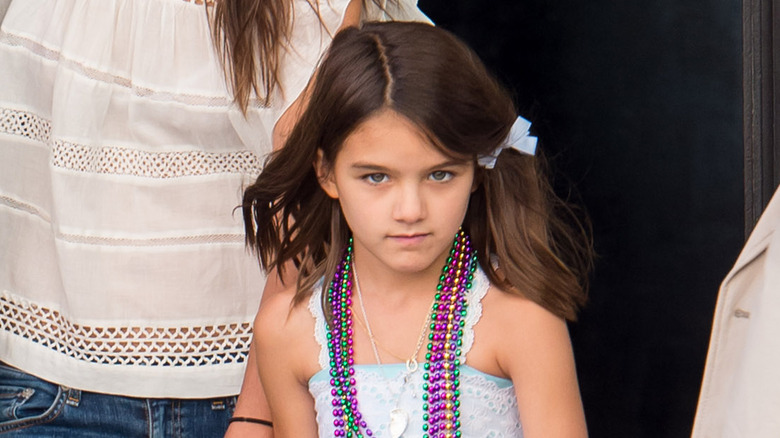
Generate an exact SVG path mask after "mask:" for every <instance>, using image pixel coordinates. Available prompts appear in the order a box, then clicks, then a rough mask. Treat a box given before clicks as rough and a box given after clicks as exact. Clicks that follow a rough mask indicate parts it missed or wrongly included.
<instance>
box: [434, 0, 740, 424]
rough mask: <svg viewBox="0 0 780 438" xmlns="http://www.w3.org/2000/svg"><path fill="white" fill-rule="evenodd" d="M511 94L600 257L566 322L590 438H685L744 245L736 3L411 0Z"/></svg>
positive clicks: (688, 0)
mask: <svg viewBox="0 0 780 438" xmlns="http://www.w3.org/2000/svg"><path fill="white" fill-rule="evenodd" d="M420 7H421V9H422V10H423V11H425V12H426V13H427V14H428V15H429V16H430V17H431V18H432V19H433V20H434V21H435V22H436V23H437V25H439V26H441V27H444V28H446V29H449V30H451V31H453V32H454V33H456V34H458V35H459V36H461V37H462V38H463V39H465V40H466V41H467V42H468V43H469V44H470V45H471V46H472V47H473V48H474V49H475V50H476V51H477V52H478V53H479V54H480V56H481V57H482V58H483V60H484V61H485V62H486V63H487V64H488V66H489V67H490V68H491V69H492V70H493V72H494V73H496V74H497V75H498V76H499V77H500V78H501V79H502V81H503V82H504V83H505V84H506V85H507V86H508V87H509V88H510V89H511V90H512V91H513V92H514V93H515V94H516V101H517V103H518V106H519V108H520V109H521V114H523V115H526V116H529V117H528V118H530V119H531V120H532V122H533V123H534V128H535V130H536V134H537V135H538V136H539V137H540V141H541V142H542V143H541V147H542V148H543V149H544V150H545V152H547V154H548V156H551V157H552V161H553V167H554V170H555V173H554V175H555V177H556V186H558V187H560V190H561V192H566V190H567V187H568V186H572V185H573V186H574V187H575V188H576V190H577V191H578V193H579V196H580V197H581V200H580V202H581V203H582V204H584V205H585V207H586V208H587V210H588V212H589V214H590V216H591V220H592V222H593V226H594V231H595V239H596V249H597V251H598V253H599V260H598V262H597V266H596V271H595V274H594V278H593V283H592V287H591V291H590V303H589V305H588V306H587V307H586V308H585V309H584V310H583V312H582V313H581V316H580V321H579V322H577V323H575V324H573V325H571V331H572V339H573V343H574V348H575V354H576V355H577V366H578V371H579V376H580V385H581V390H582V395H583V399H584V403H585V410H586V415H587V417H588V423H589V429H590V435H591V437H593V438H601V437H685V436H688V435H689V434H690V430H691V426H692V421H693V415H694V412H695V408H696V401H697V398H698V391H699V384H700V380H701V374H702V370H703V367H704V361H705V357H706V352H707V345H708V341H709V330H710V326H711V320H712V312H713V309H714V305H715V299H716V296H717V289H718V285H719V283H720V281H721V280H722V278H723V277H724V276H725V275H726V273H727V272H728V269H729V268H730V266H731V264H732V263H733V262H734V260H735V259H736V256H737V254H738V252H739V250H740V248H741V245H742V243H743V233H744V230H743V226H744V225H743V214H742V208H743V197H742V189H743V182H742V178H743V176H742V131H741V130H742V124H741V120H742V89H741V72H742V70H741V69H742V65H741V47H742V46H741V44H742V41H741V2H738V1H736V0H728V1H727V0H695V1H694V0H657V1H654V2H631V1H606V0H588V1H564V0H512V1H508V0H505V1H498V0H481V1H476V0H471V1H467V0H454V1H453V0H420Z"/></svg>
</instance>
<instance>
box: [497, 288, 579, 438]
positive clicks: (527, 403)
mask: <svg viewBox="0 0 780 438" xmlns="http://www.w3.org/2000/svg"><path fill="white" fill-rule="evenodd" d="M496 292H497V291H496ZM501 295H503V297H501V301H506V302H504V303H502V305H500V306H498V307H497V308H496V310H495V312H491V315H484V316H492V315H495V316H497V319H499V321H497V322H498V324H493V323H491V324H490V325H491V327H493V328H494V331H495V330H500V332H495V333H494V334H493V339H496V340H503V342H499V343H497V344H495V347H494V348H495V351H496V358H497V361H498V365H499V367H500V368H501V369H502V370H503V371H504V372H505V373H506V374H507V375H508V376H509V377H510V378H511V379H512V382H513V384H514V387H515V394H516V396H517V404H518V410H519V411H520V412H519V413H520V421H521V423H522V425H523V434H524V437H525V438H557V437H560V438H585V437H587V436H588V432H587V427H586V424H585V414H584V411H583V408H582V400H581V398H580V391H579V385H578V383H577V373H576V369H575V366H574V354H573V352H572V347H571V340H570V339H569V332H568V329H567V327H566V322H565V321H564V320H563V319H561V318H559V317H557V316H555V315H553V314H552V313H550V312H549V311H547V310H545V309H544V308H542V307H541V306H539V305H538V304H536V303H534V302H532V301H529V300H526V299H523V298H519V297H516V296H509V295H507V294H504V293H501ZM484 316H483V317H484ZM507 339H510V340H512V341H510V342H506V340H507Z"/></svg>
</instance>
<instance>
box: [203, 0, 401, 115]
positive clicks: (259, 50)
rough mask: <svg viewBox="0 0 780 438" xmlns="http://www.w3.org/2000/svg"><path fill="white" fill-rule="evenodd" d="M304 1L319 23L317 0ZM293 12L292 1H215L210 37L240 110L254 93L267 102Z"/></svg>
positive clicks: (276, 82)
mask: <svg viewBox="0 0 780 438" xmlns="http://www.w3.org/2000/svg"><path fill="white" fill-rule="evenodd" d="M361 1H362V3H363V6H364V7H365V5H366V4H367V2H368V1H372V2H373V3H374V4H375V5H376V6H377V7H378V8H380V9H383V6H382V3H381V1H380V0H361ZM390 1H391V3H394V1H397V0H390ZM307 3H308V5H309V7H311V8H312V10H313V11H314V13H315V14H317V17H319V18H320V22H322V16H321V15H320V6H319V2H318V1H317V0H307ZM294 12H295V11H294V9H293V2H292V0H217V1H215V2H214V17H213V21H214V25H213V26H212V29H211V30H212V37H213V39H214V44H215V47H216V49H217V54H218V55H219V57H220V59H221V61H222V64H223V66H224V68H225V75H226V77H227V79H228V83H229V84H230V87H231V90H232V92H233V96H234V98H235V101H236V103H237V104H238V106H239V107H240V108H241V110H242V111H243V112H246V109H247V107H248V106H249V101H250V98H251V97H252V96H253V95H254V96H255V97H256V98H257V99H259V101H260V104H261V105H263V106H268V105H269V104H270V96H271V93H272V92H273V91H274V89H275V88H276V87H277V86H279V82H280V78H279V74H280V73H279V72H280V68H281V67H280V59H281V54H282V53H283V51H284V50H287V49H288V48H289V42H290V36H291V33H292V28H293V21H294V18H295V17H294V15H295V14H294ZM330 36H332V35H330Z"/></svg>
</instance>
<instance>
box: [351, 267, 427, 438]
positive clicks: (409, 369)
mask: <svg viewBox="0 0 780 438" xmlns="http://www.w3.org/2000/svg"><path fill="white" fill-rule="evenodd" d="M352 276H353V277H354V278H355V289H356V290H357V294H358V304H360V312H361V313H362V314H363V320H364V321H365V326H364V327H365V329H366V332H367V333H368V339H369V341H370V342H371V349H372V350H373V351H374V358H375V359H376V363H377V365H379V366H380V368H381V367H382V360H381V359H380V357H379V351H378V350H377V346H378V345H379V342H377V340H376V338H375V337H374V332H373V330H371V323H370V322H369V321H368V315H367V314H366V307H365V305H364V302H363V292H361V289H360V278H359V276H358V271H357V265H356V263H355V259H354V258H353V259H352ZM434 303H436V298H435V297H434V299H433V302H431V305H430V306H428V308H432V307H433V305H434ZM353 316H354V315H353ZM355 320H356V321H358V323H360V319H359V318H357V317H355ZM430 320H431V315H430V314H426V315H425V319H424V320H423V323H422V327H420V336H418V337H417V345H416V346H415V347H414V352H412V355H411V356H409V358H408V359H406V360H405V364H406V372H405V373H404V375H403V379H402V383H401V386H400V388H399V394H397V395H395V396H394V397H395V399H396V400H395V407H394V408H393V409H392V410H390V424H389V427H388V430H389V431H390V438H399V437H400V436H401V435H403V433H404V432H405V431H406V427H407V426H408V425H409V412H407V411H406V409H403V408H401V407H400V406H399V402H400V397H401V393H403V392H404V391H405V388H406V384H407V383H409V378H410V377H411V376H412V374H414V373H415V372H416V371H417V370H418V369H419V368H420V367H419V364H418V363H417V355H418V353H419V352H420V348H421V347H422V344H423V341H424V340H425V334H426V333H427V332H428V323H429V322H430ZM360 324H361V325H362V323H360ZM383 349H384V350H387V349H386V348H383ZM388 352H389V351H388ZM390 354H392V353H390ZM392 355H393V356H395V354H392ZM400 359H401V360H404V359H403V358H400Z"/></svg>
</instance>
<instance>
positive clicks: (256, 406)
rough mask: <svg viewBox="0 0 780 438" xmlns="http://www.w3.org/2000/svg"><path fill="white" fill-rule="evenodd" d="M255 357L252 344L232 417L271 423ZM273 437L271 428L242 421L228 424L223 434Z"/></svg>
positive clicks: (232, 437) (228, 437) (230, 437)
mask: <svg viewBox="0 0 780 438" xmlns="http://www.w3.org/2000/svg"><path fill="white" fill-rule="evenodd" d="M256 356H257V353H256V352H255V343H254V342H252V345H251V347H250V348H249V357H248V358H247V361H246V363H247V366H246V371H245V372H244V382H243V384H242V385H241V394H239V396H238V401H237V402H236V410H235V412H233V417H234V418H235V417H244V418H257V419H261V420H268V421H272V418H271V408H270V407H269V406H268V402H267V401H266V399H265V393H264V392H263V386H262V385H261V383H260V375H259V374H258V373H257V366H256V365H255V363H256V359H255V357H256ZM273 436H274V430H273V428H272V427H268V426H265V425H263V424H258V423H251V422H244V421H236V422H233V423H230V425H229V426H228V430H227V433H226V434H225V438H244V437H247V438H248V437H252V438H273Z"/></svg>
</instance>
